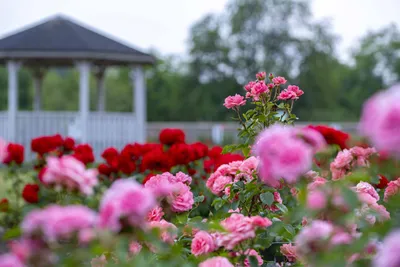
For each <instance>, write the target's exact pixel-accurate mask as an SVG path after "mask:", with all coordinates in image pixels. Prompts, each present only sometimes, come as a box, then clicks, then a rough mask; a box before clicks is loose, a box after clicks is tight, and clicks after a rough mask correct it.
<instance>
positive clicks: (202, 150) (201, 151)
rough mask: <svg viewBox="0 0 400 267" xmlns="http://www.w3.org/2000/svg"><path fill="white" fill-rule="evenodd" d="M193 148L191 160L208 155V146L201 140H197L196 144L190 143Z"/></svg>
mask: <svg viewBox="0 0 400 267" xmlns="http://www.w3.org/2000/svg"><path fill="white" fill-rule="evenodd" d="M190 146H191V148H192V152H193V153H192V155H191V156H192V158H191V161H195V160H199V159H202V158H205V157H207V155H208V146H207V145H205V144H203V143H201V142H197V143H194V144H191V145H190Z"/></svg>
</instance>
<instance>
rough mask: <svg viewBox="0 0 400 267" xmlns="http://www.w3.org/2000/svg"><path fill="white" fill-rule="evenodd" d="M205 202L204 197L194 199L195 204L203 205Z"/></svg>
mask: <svg viewBox="0 0 400 267" xmlns="http://www.w3.org/2000/svg"><path fill="white" fill-rule="evenodd" d="M203 201H204V196H197V197H195V198H194V203H202V202H203Z"/></svg>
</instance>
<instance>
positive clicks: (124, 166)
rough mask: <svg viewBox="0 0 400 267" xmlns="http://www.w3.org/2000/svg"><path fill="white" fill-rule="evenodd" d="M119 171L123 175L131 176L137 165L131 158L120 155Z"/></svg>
mask: <svg viewBox="0 0 400 267" xmlns="http://www.w3.org/2000/svg"><path fill="white" fill-rule="evenodd" d="M118 169H119V170H120V171H121V172H122V173H124V174H126V175H130V174H132V173H133V172H134V171H135V170H136V164H135V162H134V161H132V160H131V158H130V157H128V156H125V155H120V156H119V157H118Z"/></svg>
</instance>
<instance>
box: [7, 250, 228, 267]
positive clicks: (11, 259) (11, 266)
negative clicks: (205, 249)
mask: <svg viewBox="0 0 400 267" xmlns="http://www.w3.org/2000/svg"><path fill="white" fill-rule="evenodd" d="M208 266H211V265H208ZM227 266H228V265H227ZM0 267H25V264H23V263H22V262H21V261H20V260H19V259H18V257H16V256H15V255H13V254H11V253H7V254H3V255H0Z"/></svg>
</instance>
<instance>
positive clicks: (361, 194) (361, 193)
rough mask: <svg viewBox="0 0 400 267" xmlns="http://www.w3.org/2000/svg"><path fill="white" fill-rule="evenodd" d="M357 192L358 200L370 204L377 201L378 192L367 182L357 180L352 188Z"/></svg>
mask: <svg viewBox="0 0 400 267" xmlns="http://www.w3.org/2000/svg"><path fill="white" fill-rule="evenodd" d="M354 189H355V191H356V192H357V194H358V198H359V199H360V201H362V202H364V203H366V204H369V205H372V204H375V203H376V202H377V201H379V195H378V192H376V190H375V188H374V187H373V186H372V185H370V184H369V183H367V182H359V183H358V184H357V186H356V187H355V188H354Z"/></svg>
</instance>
